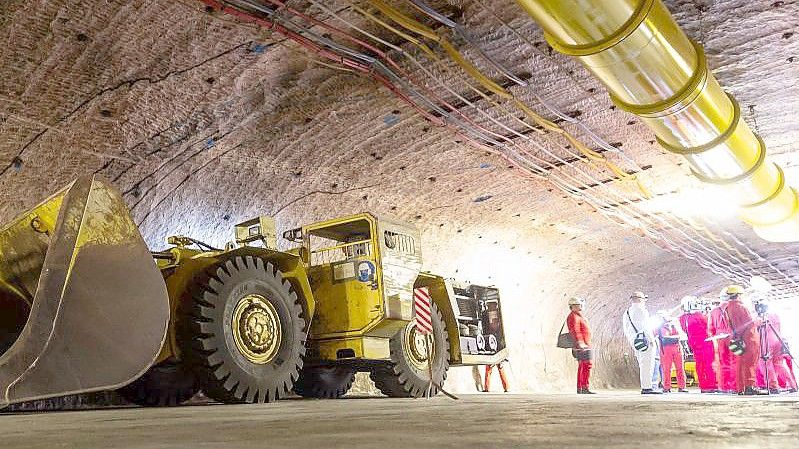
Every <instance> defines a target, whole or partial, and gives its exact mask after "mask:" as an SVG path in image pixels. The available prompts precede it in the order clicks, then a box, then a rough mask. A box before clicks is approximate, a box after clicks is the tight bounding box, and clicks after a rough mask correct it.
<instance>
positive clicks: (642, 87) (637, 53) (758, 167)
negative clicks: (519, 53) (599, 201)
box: [516, 0, 799, 242]
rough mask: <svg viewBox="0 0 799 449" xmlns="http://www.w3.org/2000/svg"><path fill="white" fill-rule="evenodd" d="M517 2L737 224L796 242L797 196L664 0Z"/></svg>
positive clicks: (798, 230) (765, 235)
mask: <svg viewBox="0 0 799 449" xmlns="http://www.w3.org/2000/svg"><path fill="white" fill-rule="evenodd" d="M516 1H517V3H519V5H521V6H522V7H523V8H524V9H525V11H527V13H528V14H529V15H530V16H531V17H532V18H533V19H534V20H535V21H536V22H538V24H539V25H540V26H541V27H542V28H543V29H544V33H545V37H546V39H547V42H549V44H550V45H551V46H552V47H553V48H554V49H555V50H557V51H559V52H561V53H563V54H566V55H569V56H573V57H575V58H577V59H578V60H580V62H581V63H582V64H583V65H584V66H585V67H586V68H588V69H589V70H590V71H591V72H592V73H593V74H594V75H595V76H596V77H597V78H599V80H600V81H602V83H604V84H605V86H606V87H607V89H608V91H609V93H610V96H611V99H612V100H613V103H614V104H616V106H617V107H619V108H620V109H623V110H625V111H627V112H629V113H632V114H635V115H637V116H638V117H640V118H641V121H642V122H643V123H645V124H646V125H647V126H649V127H650V128H651V129H652V131H654V133H655V136H656V137H657V140H658V142H659V143H660V145H661V146H662V147H663V148H665V149H666V150H668V151H670V152H672V153H676V154H680V155H682V156H683V157H685V159H686V160H687V161H688V163H689V164H690V167H691V171H692V172H693V174H694V176H696V177H697V178H699V179H700V180H701V181H703V182H705V183H709V184H715V185H720V186H724V187H725V188H726V189H727V190H728V191H729V192H730V193H731V195H734V197H735V198H738V201H739V204H740V215H741V218H742V219H743V220H744V221H746V222H747V223H749V224H750V225H751V226H752V227H753V229H754V230H755V232H756V233H757V234H758V235H759V236H760V237H762V238H763V239H765V240H769V241H772V242H791V241H799V195H797V191H796V190H795V189H793V188H791V187H789V186H788V185H786V182H785V174H784V173H783V171H782V169H781V168H780V167H779V166H777V165H776V164H774V163H773V162H771V161H769V159H768V158H767V157H766V146H765V144H764V143H763V140H762V139H761V138H760V137H759V136H757V135H756V134H755V133H754V132H753V131H752V130H751V129H750V128H749V126H748V125H747V124H746V122H745V121H743V120H742V119H741V111H740V107H739V106H738V103H737V102H736V101H735V99H734V98H733V97H732V96H730V95H729V94H727V93H726V92H724V90H722V88H721V86H720V85H719V83H718V81H717V80H716V78H715V77H714V76H713V74H712V73H711V72H710V70H709V69H708V65H707V60H706V59H705V54H704V50H703V49H702V47H701V46H700V45H699V44H697V43H696V42H693V41H691V40H690V39H688V37H687V36H686V35H685V33H684V32H683V31H682V29H681V28H680V27H679V26H678V25H677V23H676V22H675V21H674V18H673V17H672V16H671V13H669V11H668V9H666V7H665V6H664V5H663V3H662V1H661V0H616V1H612V2H609V1H607V0H516Z"/></svg>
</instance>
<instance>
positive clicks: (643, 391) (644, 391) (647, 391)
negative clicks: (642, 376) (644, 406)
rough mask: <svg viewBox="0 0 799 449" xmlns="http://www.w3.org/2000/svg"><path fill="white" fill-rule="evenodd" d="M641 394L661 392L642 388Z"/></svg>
mask: <svg viewBox="0 0 799 449" xmlns="http://www.w3.org/2000/svg"><path fill="white" fill-rule="evenodd" d="M641 394H663V392H662V391H657V390H653V389H651V388H644V389H643V390H641Z"/></svg>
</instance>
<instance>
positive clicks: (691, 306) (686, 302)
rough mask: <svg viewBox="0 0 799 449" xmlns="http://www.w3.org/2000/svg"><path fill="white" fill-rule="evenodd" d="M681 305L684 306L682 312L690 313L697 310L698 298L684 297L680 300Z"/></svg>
mask: <svg viewBox="0 0 799 449" xmlns="http://www.w3.org/2000/svg"><path fill="white" fill-rule="evenodd" d="M680 305H681V306H682V310H683V311H685V312H690V311H691V310H695V309H696V296H683V298H682V300H680Z"/></svg>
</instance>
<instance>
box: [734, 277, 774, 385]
mask: <svg viewBox="0 0 799 449" xmlns="http://www.w3.org/2000/svg"><path fill="white" fill-rule="evenodd" d="M743 292H744V290H743V288H742V287H741V286H739V285H730V286H729V287H727V289H726V294H727V309H726V315H727V319H728V321H729V323H730V327H731V328H732V338H733V339H739V340H741V341H742V342H743V344H744V351H743V354H741V355H739V356H738V357H737V366H736V370H735V371H736V372H735V382H736V385H737V387H736V388H737V390H738V394H741V395H745V396H752V395H756V394H764V393H765V392H763V391H761V390H758V389H757V377H756V374H755V371H756V369H757V361H758V360H759V359H760V335H759V334H758V332H757V323H756V322H755V320H754V318H752V313H751V312H749V309H747V308H746V306H745V305H744V303H743Z"/></svg>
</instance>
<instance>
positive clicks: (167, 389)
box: [117, 361, 199, 407]
mask: <svg viewBox="0 0 799 449" xmlns="http://www.w3.org/2000/svg"><path fill="white" fill-rule="evenodd" d="M198 391H199V388H198V387H197V380H196V379H195V378H194V373H192V372H191V371H190V370H188V369H186V367H185V365H184V364H182V363H180V362H177V361H167V362H162V363H159V364H158V365H155V366H153V367H152V368H150V369H149V370H148V371H147V372H146V373H144V375H143V376H141V377H140V378H138V379H136V380H135V381H133V383H131V384H129V385H127V386H125V387H122V388H120V389H119V390H117V393H119V395H120V396H122V397H123V398H125V400H127V401H128V402H131V403H133V404H136V405H141V406H142V407H168V406H175V405H180V404H182V403H184V402H186V401H188V400H189V399H191V398H192V397H194V395H195V394H197V392H198Z"/></svg>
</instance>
